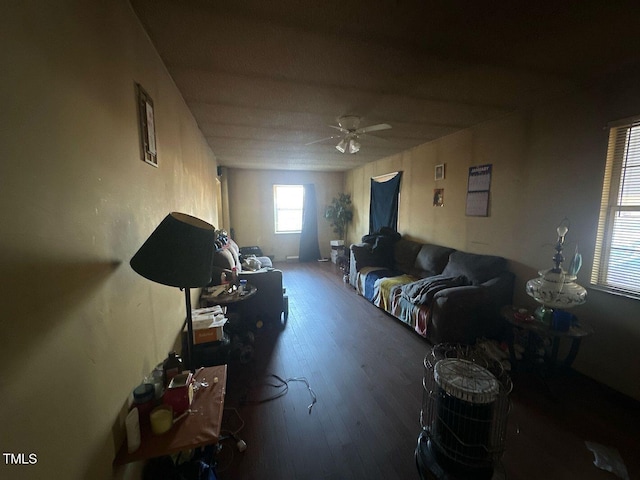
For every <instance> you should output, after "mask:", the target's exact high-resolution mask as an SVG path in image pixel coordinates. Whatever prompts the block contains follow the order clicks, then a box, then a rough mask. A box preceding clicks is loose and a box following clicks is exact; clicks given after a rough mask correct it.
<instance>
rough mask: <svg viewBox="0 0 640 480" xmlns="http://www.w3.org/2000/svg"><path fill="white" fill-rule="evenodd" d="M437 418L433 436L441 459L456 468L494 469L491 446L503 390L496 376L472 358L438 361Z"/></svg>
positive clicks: (436, 370)
mask: <svg viewBox="0 0 640 480" xmlns="http://www.w3.org/2000/svg"><path fill="white" fill-rule="evenodd" d="M433 377H434V380H435V384H436V386H437V389H436V396H435V411H436V418H435V421H434V423H433V432H432V436H431V439H432V441H433V444H434V446H435V454H436V456H437V457H438V460H439V461H441V462H443V463H444V464H446V465H448V466H450V467H451V468H453V469H456V468H459V469H462V470H478V471H479V472H480V471H483V470H487V472H490V471H491V470H492V464H493V459H492V456H491V455H490V452H489V450H488V448H487V445H489V443H490V435H491V429H492V422H493V414H494V403H495V401H496V398H497V397H498V394H499V393H500V384H499V383H498V380H497V379H496V377H494V376H493V374H492V373H491V372H490V371H489V370H487V369H486V368H484V367H481V366H480V365H477V364H475V363H473V362H470V361H468V360H463V359H459V358H447V359H444V360H440V361H439V362H437V363H436V365H435V367H434V371H433Z"/></svg>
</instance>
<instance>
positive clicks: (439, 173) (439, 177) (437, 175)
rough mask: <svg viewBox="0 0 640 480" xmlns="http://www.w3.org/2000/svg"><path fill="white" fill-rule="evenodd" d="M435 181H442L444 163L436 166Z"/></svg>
mask: <svg viewBox="0 0 640 480" xmlns="http://www.w3.org/2000/svg"><path fill="white" fill-rule="evenodd" d="M435 179H436V180H444V163H441V164H440V165H436V173H435Z"/></svg>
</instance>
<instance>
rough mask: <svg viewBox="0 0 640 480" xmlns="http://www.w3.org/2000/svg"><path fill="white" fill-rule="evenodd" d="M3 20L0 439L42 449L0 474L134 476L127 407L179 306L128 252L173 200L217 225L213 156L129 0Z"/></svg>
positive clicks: (22, 9)
mask: <svg viewBox="0 0 640 480" xmlns="http://www.w3.org/2000/svg"><path fill="white" fill-rule="evenodd" d="M0 23H1V27H0V31H2V46H1V47H0V52H1V53H0V55H1V56H2V58H1V63H2V65H3V74H2V75H1V76H0V96H2V101H1V102H0V103H1V104H2V109H0V216H1V219H0V223H1V225H2V235H1V236H0V258H1V265H2V288H0V296H1V301H2V310H1V320H0V339H1V340H0V341H1V343H2V348H0V365H1V367H0V368H1V370H0V392H1V395H2V408H1V409H0V425H2V429H1V430H2V433H1V434H0V446H1V449H2V452H10V453H26V454H30V453H35V454H36V455H37V464H36V465H32V466H11V467H8V466H6V465H5V462H4V458H3V461H2V462H0V477H1V478H21V479H28V478H38V479H41V478H48V477H55V478H65V479H86V478H92V479H107V478H112V477H114V476H116V477H131V476H133V475H134V472H135V470H136V467H135V466H133V467H129V468H126V469H120V470H118V471H116V472H113V471H112V466H111V462H112V460H113V458H114V456H115V452H116V448H117V447H118V446H119V445H120V442H121V441H122V439H123V431H122V429H121V425H120V422H121V414H122V411H123V408H124V406H125V403H126V401H127V397H128V395H129V394H130V392H131V391H132V389H133V388H134V387H135V386H136V385H137V384H138V383H140V381H141V380H142V379H143V377H144V375H145V374H147V373H148V372H149V371H150V370H151V369H152V368H153V367H154V366H155V365H156V364H157V363H158V362H160V361H162V360H163V358H164V357H166V355H167V352H168V351H169V350H170V349H171V348H172V346H173V345H174V342H175V340H176V338H177V335H178V333H179V330H180V328H181V324H182V321H183V319H184V308H185V307H184V298H183V294H182V293H181V292H180V291H179V290H178V289H177V288H171V287H166V286H162V285H158V284H155V283H153V282H150V281H148V280H146V279H144V278H142V277H141V276H139V275H137V274H136V273H135V272H133V271H132V269H131V268H130V266H129V264H128V262H129V260H130V258H131V256H132V255H133V254H134V253H135V252H136V250H137V249H138V247H139V246H140V245H141V244H142V242H143V241H144V240H145V239H146V237H147V236H148V235H149V234H150V233H151V232H152V230H153V229H154V228H155V227H156V225H157V224H158V223H159V222H160V221H161V220H162V219H163V218H164V216H166V215H167V213H169V212H171V211H182V212H185V213H189V214H192V215H195V216H198V217H200V218H202V219H204V220H207V221H209V222H211V223H213V224H217V221H218V219H217V208H216V195H215V171H216V163H215V158H214V157H213V154H212V152H211V151H210V149H209V148H208V147H207V145H206V143H205V141H204V139H203V137H202V135H201V133H200V131H199V130H198V128H197V126H196V123H195V121H194V119H193V118H192V116H191V114H190V113H189V111H188V109H187V107H186V105H185V103H184V101H183V99H182V97H181V96H180V95H179V93H178V91H177V89H176V87H175V85H174V83H173V81H172V80H171V78H170V77H169V76H168V74H167V72H166V69H165V67H164V66H163V64H162V62H161V60H160V58H159V57H158V55H157V54H156V52H155V50H154V49H153V48H152V46H151V45H150V43H149V40H148V38H147V36H146V34H145V32H144V31H143V29H142V28H141V26H140V25H139V23H138V21H137V18H136V17H135V16H134V14H133V12H132V10H131V8H130V6H129V4H128V2H127V1H126V0H118V1H114V0H103V1H99V0H98V1H92V2H60V1H59V2H48V1H40V2H11V5H9V4H6V5H4V7H3V15H2V18H1V19H0ZM135 82H139V83H141V84H142V85H143V86H144V88H145V89H146V90H147V91H148V93H149V94H150V95H151V97H152V98H153V100H154V102H155V108H156V111H155V114H156V117H155V118H156V126H157V142H158V157H159V167H158V168H154V167H152V166H150V165H148V164H146V163H144V162H143V161H141V160H140V147H139V135H138V124H137V116H136V97H135ZM196 293H197V292H194V296H195V294H196Z"/></svg>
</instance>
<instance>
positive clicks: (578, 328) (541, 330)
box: [500, 305, 593, 368]
mask: <svg viewBox="0 0 640 480" xmlns="http://www.w3.org/2000/svg"><path fill="white" fill-rule="evenodd" d="M500 313H501V315H502V317H503V318H504V319H505V320H506V321H507V322H508V323H509V325H510V327H511V329H510V331H509V335H508V339H507V341H508V345H509V354H510V356H511V365H512V366H513V367H514V368H515V366H516V355H515V349H514V340H515V330H516V329H518V330H521V331H526V332H527V333H528V334H529V335H531V334H534V335H538V336H539V337H542V338H549V339H550V340H551V355H546V354H545V357H544V361H545V363H546V365H547V366H549V367H552V368H553V367H556V366H557V365H561V366H563V367H566V368H568V367H571V365H572V364H573V361H574V360H575V358H576V356H577V355H578V351H579V350H580V343H581V342H582V339H583V338H584V337H587V336H589V335H591V334H593V328H591V327H590V326H588V325H583V324H580V323H579V322H573V324H572V325H571V327H570V328H569V330H567V331H559V330H554V329H552V328H551V327H550V326H549V325H545V324H544V323H542V322H540V321H538V320H537V319H535V318H532V315H530V316H529V318H530V319H529V320H527V319H521V318H522V317H525V318H526V317H527V315H526V314H524V315H518V313H519V309H518V307H514V306H513V305H507V306H505V307H502V310H501V311H500ZM563 338H567V339H569V340H571V347H570V349H569V353H567V355H566V357H565V358H564V359H562V360H561V361H558V353H559V350H560V341H561V340H562V339H563Z"/></svg>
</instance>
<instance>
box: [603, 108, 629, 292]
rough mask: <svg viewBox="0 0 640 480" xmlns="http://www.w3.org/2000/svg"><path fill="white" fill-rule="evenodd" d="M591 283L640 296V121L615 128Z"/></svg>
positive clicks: (611, 142)
mask: <svg viewBox="0 0 640 480" xmlns="http://www.w3.org/2000/svg"><path fill="white" fill-rule="evenodd" d="M591 283H592V284H594V285H596V286H600V287H604V288H607V289H611V290H615V291H620V292H622V293H627V294H631V295H633V296H638V297H640V118H635V119H629V120H626V121H623V122H618V123H616V124H614V125H611V129H610V133H609V146H608V150H607V163H606V167H605V175H604V181H603V189H602V201H601V206H600V218H599V222H598V232H597V238H596V251H595V257H594V267H593V271H592V274H591Z"/></svg>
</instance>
